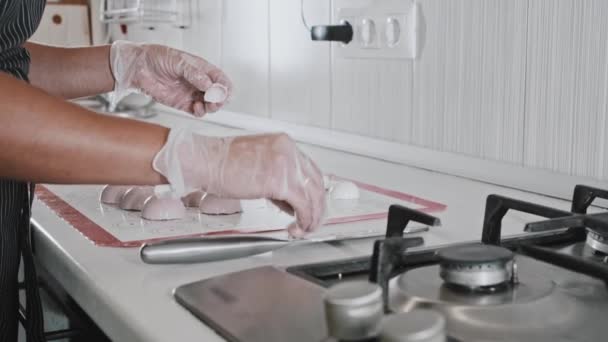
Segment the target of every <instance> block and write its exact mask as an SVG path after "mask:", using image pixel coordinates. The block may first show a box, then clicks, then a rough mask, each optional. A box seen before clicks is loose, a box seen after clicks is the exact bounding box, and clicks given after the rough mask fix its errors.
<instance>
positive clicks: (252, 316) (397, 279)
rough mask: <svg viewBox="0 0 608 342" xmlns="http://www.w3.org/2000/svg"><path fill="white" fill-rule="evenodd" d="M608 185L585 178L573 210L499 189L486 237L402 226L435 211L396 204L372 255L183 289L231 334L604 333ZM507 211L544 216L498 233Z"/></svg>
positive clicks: (515, 336)
mask: <svg viewBox="0 0 608 342" xmlns="http://www.w3.org/2000/svg"><path fill="white" fill-rule="evenodd" d="M597 198H603V199H608V191H606V190H602V189H596V188H591V187H587V186H581V185H579V186H577V187H576V188H575V190H574V195H573V200H572V209H571V211H563V210H559V209H555V208H550V207H546V206H542V205H538V204H535V203H529V202H524V201H520V200H517V199H512V198H507V197H503V196H498V195H490V196H489V197H488V198H487V201H486V209H485V217H484V225H483V229H482V234H481V239H480V242H479V243H468V244H455V245H449V246H442V247H440V248H433V249H419V250H415V251H412V250H411V249H412V248H413V247H418V246H421V245H423V243H424V240H423V238H421V237H410V238H406V237H404V235H403V233H404V230H405V228H406V227H407V225H408V224H409V223H410V222H417V223H422V224H425V225H429V226H434V225H437V224H438V223H439V220H438V219H437V218H435V217H433V216H431V215H428V214H425V213H422V212H418V211H415V210H412V209H409V208H405V207H402V206H397V205H394V206H391V207H390V208H389V219H388V226H387V231H386V236H385V238H384V239H380V240H377V241H375V243H374V247H373V253H372V256H371V258H370V257H367V258H358V259H349V260H339V261H332V262H327V263H320V264H311V265H301V266H297V267H291V268H288V269H286V270H281V269H277V268H273V267H262V268H258V269H251V270H246V271H242V272H237V273H233V274H228V275H224V276H220V277H217V278H212V279H208V280H204V281H201V282H196V283H192V284H188V285H184V286H181V287H179V288H177V289H176V291H175V297H176V299H177V301H178V302H179V303H180V304H182V305H184V306H185V307H186V308H187V309H189V310H190V311H191V312H192V313H193V314H195V315H196V316H197V317H199V318H200V319H201V320H203V321H204V322H205V323H206V324H208V325H209V326H211V327H212V328H214V329H215V330H216V331H218V333H220V335H222V336H223V337H225V338H226V339H228V340H230V341H322V340H328V341H433V342H434V341H532V340H534V341H600V340H603V339H604V338H605V337H604V329H605V326H604V324H605V322H608V286H607V284H608V212H597V213H592V214H589V213H587V210H588V209H589V208H590V206H591V205H592V204H593V201H594V200H595V199H597ZM508 211H520V212H524V213H529V214H533V215H537V216H541V217H544V218H546V220H542V221H538V222H530V223H528V224H526V225H525V227H523V230H524V231H526V232H528V234H523V235H521V236H516V237H509V238H502V237H501V221H502V219H503V217H504V216H505V215H506V214H507V212H508Z"/></svg>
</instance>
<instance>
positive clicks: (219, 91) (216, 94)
mask: <svg viewBox="0 0 608 342" xmlns="http://www.w3.org/2000/svg"><path fill="white" fill-rule="evenodd" d="M226 97H228V89H227V88H226V87H225V86H224V85H222V84H219V83H214V84H212V85H211V87H210V88H209V89H207V91H205V96H204V97H203V98H204V100H205V102H209V103H220V102H224V101H225V100H226Z"/></svg>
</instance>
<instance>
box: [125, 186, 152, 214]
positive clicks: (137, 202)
mask: <svg viewBox="0 0 608 342" xmlns="http://www.w3.org/2000/svg"><path fill="white" fill-rule="evenodd" d="M153 195H154V187H151V186H135V187H133V188H131V189H129V191H127V192H126V193H125V194H124V196H122V199H121V200H120V209H123V210H135V211H140V210H142V209H143V207H144V203H145V202H146V200H147V199H148V198H150V197H152V196H153Z"/></svg>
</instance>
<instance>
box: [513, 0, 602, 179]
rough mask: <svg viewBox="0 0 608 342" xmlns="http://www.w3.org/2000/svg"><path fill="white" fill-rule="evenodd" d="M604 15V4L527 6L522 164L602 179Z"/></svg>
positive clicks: (569, 1)
mask: <svg viewBox="0 0 608 342" xmlns="http://www.w3.org/2000/svg"><path fill="white" fill-rule="evenodd" d="M607 15H608V2H606V1H604V0H588V1H576V0H554V1H542V0H531V1H530V19H529V34H528V82H527V91H528V97H527V104H526V113H527V119H526V132H525V141H526V147H527V149H526V156H525V162H526V165H529V166H534V167H541V168H548V169H551V170H555V171H560V172H565V173H572V174H577V175H588V176H592V177H600V176H601V174H600V173H601V170H602V165H601V163H602V158H601V157H600V154H602V155H603V153H605V150H604V151H603V152H602V148H603V145H602V144H605V140H603V139H604V137H603V132H604V130H605V126H603V125H602V123H604V122H605V116H606V91H607V89H606V72H607V70H606V63H607V60H608V59H607V54H606V39H607V34H608V25H607V17H606V16H607Z"/></svg>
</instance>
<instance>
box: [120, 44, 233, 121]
mask: <svg viewBox="0 0 608 342" xmlns="http://www.w3.org/2000/svg"><path fill="white" fill-rule="evenodd" d="M110 66H111V69H112V74H113V75H114V79H115V85H114V93H113V94H111V99H110V102H111V103H112V104H113V105H115V104H116V103H117V102H118V101H119V100H120V99H122V97H124V96H125V95H127V94H129V93H130V92H133V91H139V92H141V93H144V94H146V95H148V96H150V97H152V98H153V99H154V100H155V101H157V102H159V103H162V104H164V105H167V106H170V107H173V108H176V109H179V110H183V111H185V112H188V113H190V114H193V115H195V116H199V117H200V116H203V115H205V114H206V113H213V112H215V111H217V110H218V109H220V108H221V107H222V105H223V104H224V102H225V101H222V102H219V103H211V102H205V101H204V93H205V92H206V91H207V90H208V89H209V88H211V86H212V85H214V84H215V85H219V86H223V89H225V90H226V92H227V94H226V98H228V97H229V96H230V93H231V91H232V83H231V82H230V80H229V79H228V77H226V75H224V73H223V72H222V71H221V70H220V69H219V68H217V67H216V66H214V65H213V64H211V63H209V62H207V61H206V60H204V59H202V58H200V57H196V56H194V55H191V54H189V53H186V52H183V51H179V50H176V49H172V48H170V47H167V46H162V45H154V44H137V43H132V42H128V41H120V40H119V41H116V42H114V43H113V44H112V47H111V48H110Z"/></svg>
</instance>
